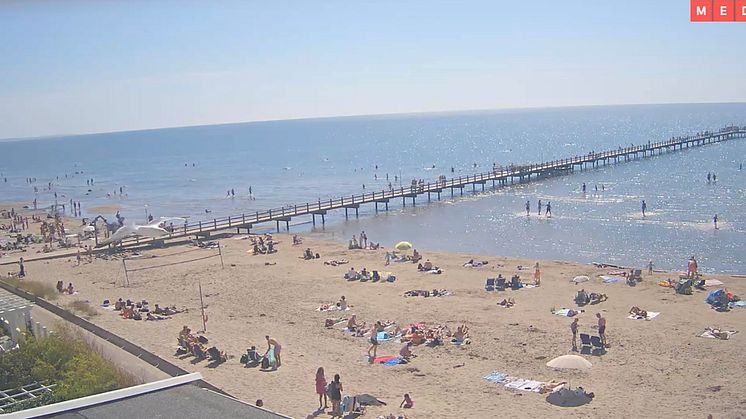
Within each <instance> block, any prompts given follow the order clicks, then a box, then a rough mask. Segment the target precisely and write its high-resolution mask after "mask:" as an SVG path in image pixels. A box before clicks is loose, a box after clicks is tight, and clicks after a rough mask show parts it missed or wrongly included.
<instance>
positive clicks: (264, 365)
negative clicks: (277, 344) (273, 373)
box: [262, 356, 269, 370]
mask: <svg viewBox="0 0 746 419" xmlns="http://www.w3.org/2000/svg"><path fill="white" fill-rule="evenodd" d="M267 368H269V358H267V357H266V356H265V357H263V358H262V369H265V370H266V369H267Z"/></svg>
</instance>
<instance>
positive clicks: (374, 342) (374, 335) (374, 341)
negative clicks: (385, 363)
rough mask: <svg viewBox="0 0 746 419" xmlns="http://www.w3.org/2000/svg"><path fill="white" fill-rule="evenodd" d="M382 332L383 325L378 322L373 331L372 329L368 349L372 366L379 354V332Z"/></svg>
mask: <svg viewBox="0 0 746 419" xmlns="http://www.w3.org/2000/svg"><path fill="white" fill-rule="evenodd" d="M382 331H383V325H382V324H381V322H380V321H377V322H376V325H375V326H373V329H371V331H370V347H369V348H368V358H369V359H370V363H371V364H372V363H373V361H374V360H375V359H376V355H377V354H378V332H382ZM370 351H373V355H372V356H371V354H370Z"/></svg>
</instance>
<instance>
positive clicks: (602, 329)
mask: <svg viewBox="0 0 746 419" xmlns="http://www.w3.org/2000/svg"><path fill="white" fill-rule="evenodd" d="M596 317H598V337H600V338H601V344H602V345H604V347H606V346H607V343H606V318H604V317H603V316H601V313H596Z"/></svg>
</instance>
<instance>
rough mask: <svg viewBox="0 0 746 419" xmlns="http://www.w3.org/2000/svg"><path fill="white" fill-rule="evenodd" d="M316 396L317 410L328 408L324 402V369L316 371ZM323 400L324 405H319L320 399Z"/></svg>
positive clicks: (320, 368)
mask: <svg viewBox="0 0 746 419" xmlns="http://www.w3.org/2000/svg"><path fill="white" fill-rule="evenodd" d="M316 394H318V395H319V410H321V409H326V408H328V405H327V401H326V377H325V376H324V367H319V369H317V370H316ZM322 398H323V399H324V404H323V405H322V404H321V399H322Z"/></svg>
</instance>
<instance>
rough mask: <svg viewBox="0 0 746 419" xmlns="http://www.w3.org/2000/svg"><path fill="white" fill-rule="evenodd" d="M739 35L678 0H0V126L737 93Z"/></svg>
mask: <svg viewBox="0 0 746 419" xmlns="http://www.w3.org/2000/svg"><path fill="white" fill-rule="evenodd" d="M744 39H746V23H742V22H728V23H722V22H718V23H713V22H709V23H691V22H690V21H689V1H687V0H656V1H650V0H624V1H620V0H616V1H595V2H590V1H587V0H579V1H572V0H566V1H556V0H548V1H539V0H522V1H494V0H493V1H437V0H429V1H405V0H398V1H385V0H382V1H354V0H343V1H336V0H328V1H280V0H278V1H264V2H251V1H240V2H232V1H228V0H221V1H215V2H205V1H201V2H196V1H195V2H189V1H179V2H176V1H158V0H151V1H138V0H127V1H113V0H109V1H75V0H67V1H33V0H26V1H3V2H0V138H20V137H36V136H49V135H64V134H80V133H94V132H109V131H123V130H135V129H148V128H160V127H172V126H186V125H202V124H217V123H230V122H243V121H257V120H273V119H287V118H307V117H325V116H342V115H364V114H383V113H408V112H431V111H451V110H470V109H502V108H522V107H548V106H574V105H604V104H629V103H635V104H637V103H683V102H743V101H746V80H744V78H743V69H744V68H746V54H744V53H743V52H744V49H743V41H744Z"/></svg>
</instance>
